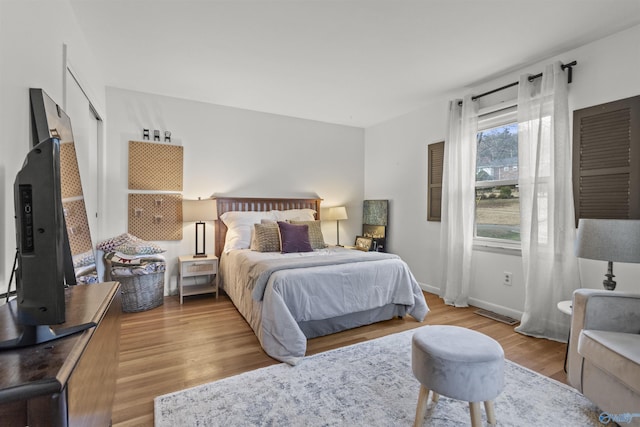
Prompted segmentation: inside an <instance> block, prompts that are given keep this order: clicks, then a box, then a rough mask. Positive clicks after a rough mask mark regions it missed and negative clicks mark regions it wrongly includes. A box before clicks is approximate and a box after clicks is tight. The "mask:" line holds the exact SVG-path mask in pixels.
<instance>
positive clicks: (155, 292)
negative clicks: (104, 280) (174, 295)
mask: <svg viewBox="0 0 640 427" xmlns="http://www.w3.org/2000/svg"><path fill="white" fill-rule="evenodd" d="M111 279H112V280H115V281H118V282H120V291H121V292H122V311H124V312H125V313H135V312H137V311H145V310H150V309H152V308H156V307H158V306H160V305H162V304H163V303H164V271H162V272H159V273H152V274H144V275H140V276H116V275H113V274H112V276H111Z"/></svg>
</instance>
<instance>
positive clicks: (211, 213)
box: [182, 199, 218, 222]
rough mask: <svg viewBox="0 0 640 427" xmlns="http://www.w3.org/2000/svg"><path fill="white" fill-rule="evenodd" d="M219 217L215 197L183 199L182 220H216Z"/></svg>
mask: <svg viewBox="0 0 640 427" xmlns="http://www.w3.org/2000/svg"><path fill="white" fill-rule="evenodd" d="M216 219H218V209H217V204H216V201H215V200H214V199H204V200H183V201H182V221H183V222H197V221H214V220H216Z"/></svg>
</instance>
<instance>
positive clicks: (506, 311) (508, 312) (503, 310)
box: [469, 298, 522, 320]
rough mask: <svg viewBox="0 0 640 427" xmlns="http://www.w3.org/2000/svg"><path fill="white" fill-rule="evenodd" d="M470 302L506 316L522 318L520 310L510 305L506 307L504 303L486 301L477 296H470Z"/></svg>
mask: <svg viewBox="0 0 640 427" xmlns="http://www.w3.org/2000/svg"><path fill="white" fill-rule="evenodd" d="M469 304H470V305H472V306H474V307H478V308H484V309H485V310H489V311H493V312H494V313H498V314H502V315H504V316H509V317H512V318H514V319H516V320H521V319H522V312H521V311H519V310H514V309H512V308H509V307H505V306H503V305H498V304H494V303H492V302H488V301H484V300H481V299H477V298H469Z"/></svg>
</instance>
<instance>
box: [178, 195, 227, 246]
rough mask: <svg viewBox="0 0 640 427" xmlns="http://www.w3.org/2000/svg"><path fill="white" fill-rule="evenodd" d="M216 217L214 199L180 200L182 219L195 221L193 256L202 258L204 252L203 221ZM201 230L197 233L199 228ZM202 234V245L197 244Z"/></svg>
mask: <svg viewBox="0 0 640 427" xmlns="http://www.w3.org/2000/svg"><path fill="white" fill-rule="evenodd" d="M216 219H218V209H217V204H216V201H215V200H214V199H205V200H202V199H198V200H183V201H182V221H183V222H195V223H196V253H195V254H194V255H193V257H194V258H204V257H206V256H207V254H206V253H205V248H206V246H205V241H206V234H205V223H204V221H215V220H216ZM200 229H201V230H202V232H201V233H199V230H200ZM200 234H202V245H199V244H198V243H199V240H200V239H199V235H200Z"/></svg>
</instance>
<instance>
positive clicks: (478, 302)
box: [418, 282, 522, 320]
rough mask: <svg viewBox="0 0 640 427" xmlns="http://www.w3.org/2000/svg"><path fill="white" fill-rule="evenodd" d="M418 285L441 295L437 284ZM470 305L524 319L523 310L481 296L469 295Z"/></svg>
mask: <svg viewBox="0 0 640 427" xmlns="http://www.w3.org/2000/svg"><path fill="white" fill-rule="evenodd" d="M418 285H420V288H422V290H423V291H425V292H429V293H431V294H435V295H440V288H439V287H437V286H432V285H427V284H426V283H420V282H418ZM469 305H472V306H474V307H478V308H484V309H485V310H489V311H493V312H494V313H498V314H502V315H504V316H509V317H512V318H514V319H517V320H521V319H522V312H521V311H519V310H514V309H512V308H509V307H505V306H502V305H498V304H494V303H492V302H489V301H485V300H482V299H479V298H472V297H469Z"/></svg>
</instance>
